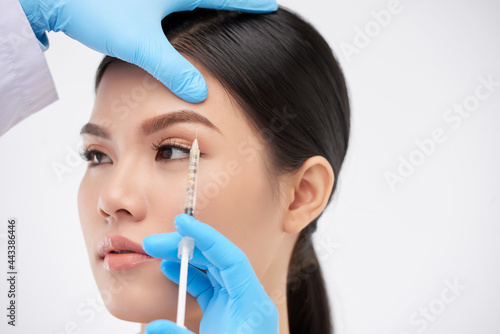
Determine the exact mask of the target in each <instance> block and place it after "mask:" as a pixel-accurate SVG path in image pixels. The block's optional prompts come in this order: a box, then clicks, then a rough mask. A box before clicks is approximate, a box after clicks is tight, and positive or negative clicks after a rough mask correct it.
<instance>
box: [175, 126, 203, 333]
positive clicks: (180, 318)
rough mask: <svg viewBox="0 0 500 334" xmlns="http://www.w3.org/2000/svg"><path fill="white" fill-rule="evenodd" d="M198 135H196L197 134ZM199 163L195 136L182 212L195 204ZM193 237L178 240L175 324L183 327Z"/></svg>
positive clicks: (191, 213) (190, 210)
mask: <svg viewBox="0 0 500 334" xmlns="http://www.w3.org/2000/svg"><path fill="white" fill-rule="evenodd" d="M197 137H198V136H197ZM199 163H200V150H199V148H198V139H197V138H195V139H194V141H193V145H192V146H191V150H190V151H189V169H188V177H187V188H186V200H185V203H184V213H187V214H188V215H191V216H193V215H194V207H195V204H196V181H197V179H198V165H199ZM193 249H194V239H193V238H191V237H182V239H181V241H180V242H179V246H178V251H177V256H178V257H179V259H181V273H180V277H179V297H178V300H177V325H178V326H180V327H183V328H186V326H184V318H185V313H186V285H187V269H188V262H189V260H191V259H192V258H193Z"/></svg>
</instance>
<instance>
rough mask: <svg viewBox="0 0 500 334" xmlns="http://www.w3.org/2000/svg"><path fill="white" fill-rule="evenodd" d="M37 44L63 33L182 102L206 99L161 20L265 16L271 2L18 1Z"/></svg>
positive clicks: (200, 83)
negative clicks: (184, 15)
mask: <svg viewBox="0 0 500 334" xmlns="http://www.w3.org/2000/svg"><path fill="white" fill-rule="evenodd" d="M19 2H20V3H21V6H22V7H23V10H24V12H25V14H26V16H27V18H28V21H29V22H30V24H31V27H32V28H33V31H34V32H35V35H36V37H37V38H38V39H39V41H40V42H41V43H42V44H43V45H44V46H45V47H46V48H47V47H48V45H49V44H48V39H47V36H46V34H45V32H46V31H63V32H64V33H65V34H66V35H68V36H70V37H71V38H73V39H76V40H78V41H80V42H81V43H83V44H84V45H86V46H88V47H89V48H91V49H94V50H96V51H98V52H101V53H103V54H107V55H110V56H114V57H117V58H120V59H122V60H125V61H127V62H129V63H132V64H135V65H137V66H140V67H142V68H143V69H144V70H146V71H147V72H149V73H150V74H151V75H152V76H154V77H155V78H156V79H158V80H159V81H161V82H162V83H163V84H164V85H165V86H167V87H168V88H169V89H170V90H171V91H172V92H173V93H174V94H176V95H177V96H179V97H180V98H182V99H184V100H186V101H187V102H191V103H196V102H201V101H203V100H205V98H206V97H207V92H208V90H207V85H206V83H205V80H204V79H203V76H202V75H201V74H200V73H199V71H198V70H197V69H196V68H195V67H194V66H193V65H192V64H191V63H189V62H188V61H187V60H186V59H185V58H184V57H182V56H181V55H180V54H179V53H178V52H177V51H176V50H175V49H174V48H173V47H172V45H170V43H169V42H168V40H167V38H166V37H165V34H164V33H163V31H162V28H161V20H162V19H163V18H164V17H165V16H167V15H168V14H170V13H173V12H178V11H186V10H193V9H194V8H196V7H203V8H212V9H227V10H241V11H247V12H254V13H258V12H270V11H274V10H276V9H277V8H278V5H277V4H276V0H147V1H138V0H19Z"/></svg>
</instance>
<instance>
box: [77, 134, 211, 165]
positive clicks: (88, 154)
mask: <svg viewBox="0 0 500 334" xmlns="http://www.w3.org/2000/svg"><path fill="white" fill-rule="evenodd" d="M164 140H165V139H163V138H161V139H160V140H159V141H158V143H156V144H155V143H153V144H152V146H151V149H152V150H154V151H156V152H158V153H160V152H162V151H163V150H164V149H167V148H170V149H177V150H179V151H182V152H184V153H186V154H189V151H190V150H191V147H186V146H183V145H180V144H178V143H176V142H175V141H172V142H171V143H163V141H164ZM162 143H163V144H162ZM89 147H90V145H89V146H86V147H84V148H83V149H80V152H79V153H80V156H81V157H82V159H83V160H85V161H87V162H90V161H93V155H94V154H102V155H106V154H104V153H102V152H101V151H99V150H94V149H90V148H89ZM203 154H204V153H200V156H202V155H203ZM157 156H158V155H157ZM183 159H188V157H186V158H178V159H157V158H155V160H164V162H170V161H173V160H183ZM99 165H101V163H98V164H95V163H90V164H89V165H88V166H89V167H95V166H99Z"/></svg>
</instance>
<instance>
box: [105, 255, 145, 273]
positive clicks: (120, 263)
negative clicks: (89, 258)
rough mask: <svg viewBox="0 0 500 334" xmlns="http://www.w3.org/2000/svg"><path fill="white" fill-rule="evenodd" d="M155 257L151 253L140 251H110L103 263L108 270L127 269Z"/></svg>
mask: <svg viewBox="0 0 500 334" xmlns="http://www.w3.org/2000/svg"><path fill="white" fill-rule="evenodd" d="M152 259H154V257H151V256H149V255H144V254H138V253H125V254H115V253H108V254H106V256H105V257H104V261H103V265H104V268H106V269H108V270H126V269H131V268H134V267H137V266H140V265H141V264H143V263H145V262H148V261H150V260H152Z"/></svg>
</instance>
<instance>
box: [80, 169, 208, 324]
mask: <svg viewBox="0 0 500 334" xmlns="http://www.w3.org/2000/svg"><path fill="white" fill-rule="evenodd" d="M165 174H166V171H165V170H163V171H162V170H158V171H157V172H156V173H154V172H153V174H150V176H151V178H150V179H151V180H152V182H151V183H150V185H148V189H146V190H147V192H148V193H149V194H150V196H149V201H150V205H151V206H150V209H151V210H156V211H150V214H149V217H148V218H147V219H148V221H147V222H146V221H142V222H132V223H128V222H125V223H118V224H116V226H112V225H111V224H110V223H108V222H106V221H105V220H104V218H103V217H102V216H100V215H99V214H98V212H97V203H98V200H99V193H100V191H101V189H102V182H100V180H101V178H99V177H91V176H89V175H88V173H87V174H86V175H85V177H84V179H83V180H82V183H81V185H80V188H79V192H78V208H79V215H80V221H81V227H82V232H83V235H84V237H85V243H86V246H87V251H88V255H89V259H90V264H91V269H92V272H93V274H94V278H95V281H96V283H97V285H98V288H99V291H100V293H101V297H102V299H103V301H104V303H105V305H106V308H107V309H108V311H109V312H110V313H111V314H112V315H113V316H115V317H117V318H119V319H123V320H127V321H132V322H141V323H147V322H151V321H153V320H155V319H169V320H172V321H175V317H176V314H177V296H178V285H177V284H175V283H173V282H171V281H170V280H169V279H168V278H166V277H165V275H164V274H163V273H162V272H161V270H160V262H161V259H155V260H152V261H151V262H149V263H146V264H143V265H141V266H138V267H136V268H132V269H129V270H126V271H108V270H106V269H105V268H104V267H103V266H102V261H101V260H100V259H97V254H96V250H97V244H98V242H99V241H100V240H101V238H102V237H103V236H104V235H106V234H109V235H114V234H123V235H125V236H127V237H129V238H130V239H133V240H134V241H140V240H142V239H143V238H144V237H145V236H147V235H149V234H156V233H165V232H172V231H175V227H174V224H173V222H174V217H175V215H177V214H178V213H179V208H178V207H180V208H181V211H180V212H182V210H183V205H184V191H185V180H184V177H179V176H178V177H165ZM136 176H137V175H136ZM169 189H170V190H169ZM174 189H175V190H174ZM165 203H175V204H174V205H165ZM144 205H146V204H144ZM138 224H141V225H143V226H138ZM138 234H140V235H138ZM151 287H154V288H153V289H152V288H151ZM131 301H134V302H133V303H131ZM186 308H187V309H186V312H187V313H186V319H190V318H201V316H202V313H201V309H200V308H199V306H198V303H197V301H196V299H195V298H194V297H192V296H191V295H188V296H187V300H186Z"/></svg>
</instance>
